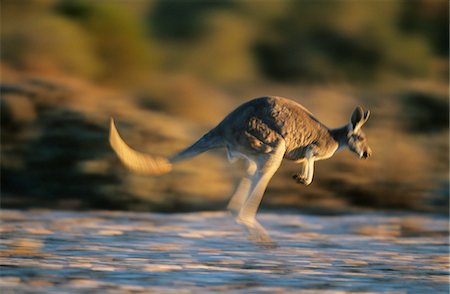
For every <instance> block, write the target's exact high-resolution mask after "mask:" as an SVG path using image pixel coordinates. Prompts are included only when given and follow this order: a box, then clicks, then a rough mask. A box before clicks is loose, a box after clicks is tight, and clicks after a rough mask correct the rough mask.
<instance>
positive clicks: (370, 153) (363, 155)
mask: <svg viewBox="0 0 450 294" xmlns="http://www.w3.org/2000/svg"><path fill="white" fill-rule="evenodd" d="M370 156H372V150H371V149H370V148H369V149H367V150H366V151H364V152H363V153H362V154H361V158H362V159H367V158H369V157H370Z"/></svg>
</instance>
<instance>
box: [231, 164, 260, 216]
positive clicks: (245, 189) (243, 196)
mask: <svg viewBox="0 0 450 294" xmlns="http://www.w3.org/2000/svg"><path fill="white" fill-rule="evenodd" d="M246 161H247V169H246V171H245V175H244V177H243V178H242V179H241V181H240V182H239V184H238V186H237V187H236V190H235V191H234V193H233V196H232V197H231V200H230V202H229V203H228V206H227V208H228V210H229V211H230V212H231V214H232V215H233V216H235V217H236V216H237V215H238V213H239V211H240V210H241V208H242V206H243V205H244V203H245V200H247V197H248V196H249V194H250V189H251V183H252V181H251V178H252V176H253V175H254V174H255V172H256V163H255V162H254V161H252V160H250V159H246Z"/></svg>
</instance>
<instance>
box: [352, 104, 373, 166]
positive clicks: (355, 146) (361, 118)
mask: <svg viewBox="0 0 450 294" xmlns="http://www.w3.org/2000/svg"><path fill="white" fill-rule="evenodd" d="M369 115H370V111H369V110H367V111H366V112H364V110H363V109H362V108H361V107H360V106H358V107H356V108H355V110H354V111H353V114H352V117H351V119H350V124H349V127H348V129H349V131H348V134H347V140H348V141H347V146H348V148H349V149H350V150H351V151H352V152H354V153H356V154H358V156H359V158H364V159H366V158H368V157H370V156H371V155H372V149H370V147H369V143H368V142H367V139H366V135H365V134H364V132H363V131H362V130H361V127H362V126H363V125H364V124H365V123H366V121H367V120H368V119H369Z"/></svg>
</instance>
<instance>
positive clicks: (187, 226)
mask: <svg viewBox="0 0 450 294" xmlns="http://www.w3.org/2000/svg"><path fill="white" fill-rule="evenodd" d="M260 219H261V222H262V224H263V225H264V226H266V228H267V229H268V230H269V232H270V233H271V235H272V237H273V239H274V240H275V241H276V242H277V243H278V245H279V247H277V248H275V249H264V248H261V247H258V246H257V245H255V244H254V243H252V242H250V241H248V240H247V239H246V238H245V236H244V234H243V230H242V228H240V227H239V226H238V225H237V224H235V223H234V221H233V220H232V218H231V217H230V216H229V215H228V214H225V213H221V212H204V213H189V214H168V215H164V214H149V213H145V214H144V213H126V212H81V213H80V212H58V211H54V212H50V211H15V210H4V211H2V213H1V222H2V224H1V226H0V229H1V233H2V239H1V243H0V252H1V256H0V264H1V265H2V270H1V273H0V275H1V279H0V287H1V289H2V292H3V291H4V293H8V291H12V292H22V291H23V292H27V291H28V292H42V293H43V292H45V293H52V292H58V293H60V292H61V291H62V292H67V291H70V292H75V293H77V292H86V291H102V292H105V291H106V292H116V291H119V292H133V293H136V292H148V291H151V292H158V293H198V292H199V291H200V292H213V293H217V292H226V291H228V292H229V291H232V292H238V293H248V291H253V292H255V291H256V292H263V293H264V292H268V293H274V292H280V293H299V291H301V290H303V291H308V290H310V291H315V292H321V291H324V290H326V291H327V293H334V292H338V293H342V291H350V292H370V293H380V292H389V293H404V292H407V293H448V291H449V285H448V279H449V273H448V262H449V255H448V254H449V251H448V248H449V247H448V246H449V243H448V240H449V239H448V223H447V218H446V217H436V216H430V215H424V214H421V215H417V214H412V213H402V214H393V213H389V214H384V213H366V214H353V215H348V216H327V217H324V216H308V215H293V214H284V215H279V214H274V213H270V214H264V213H263V214H262V215H261V217H260ZM308 293H309V292H308Z"/></svg>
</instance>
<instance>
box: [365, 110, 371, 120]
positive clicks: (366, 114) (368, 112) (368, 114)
mask: <svg viewBox="0 0 450 294" xmlns="http://www.w3.org/2000/svg"><path fill="white" fill-rule="evenodd" d="M369 116H370V110H367V111H366V112H364V122H366V121H367V120H368V119H369Z"/></svg>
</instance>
